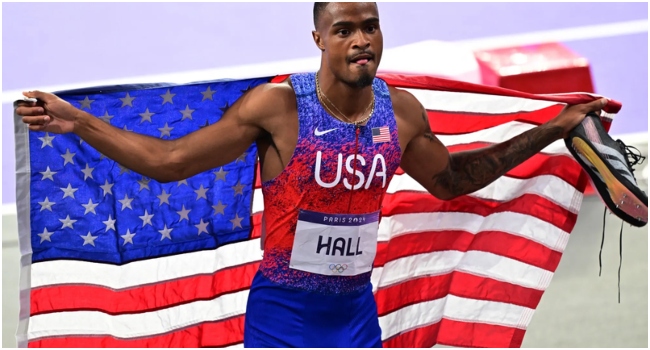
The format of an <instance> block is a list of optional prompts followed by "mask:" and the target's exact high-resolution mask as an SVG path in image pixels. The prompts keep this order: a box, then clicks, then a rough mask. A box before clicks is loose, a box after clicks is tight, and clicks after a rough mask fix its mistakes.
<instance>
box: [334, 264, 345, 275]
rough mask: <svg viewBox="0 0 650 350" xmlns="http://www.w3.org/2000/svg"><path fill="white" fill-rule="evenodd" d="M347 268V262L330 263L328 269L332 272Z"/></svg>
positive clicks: (340, 271) (339, 271)
mask: <svg viewBox="0 0 650 350" xmlns="http://www.w3.org/2000/svg"><path fill="white" fill-rule="evenodd" d="M347 269H348V265H347V264H330V271H332V272H338V273H342V272H343V271H345V270H347Z"/></svg>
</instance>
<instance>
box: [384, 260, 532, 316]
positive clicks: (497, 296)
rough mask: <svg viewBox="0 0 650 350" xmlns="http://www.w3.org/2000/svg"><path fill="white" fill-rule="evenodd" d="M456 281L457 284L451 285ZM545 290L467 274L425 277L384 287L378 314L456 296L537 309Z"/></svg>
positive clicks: (458, 273) (454, 273) (456, 273)
mask: <svg viewBox="0 0 650 350" xmlns="http://www.w3.org/2000/svg"><path fill="white" fill-rule="evenodd" d="M452 280H453V282H454V283H451V282H452ZM542 293H543V291H541V290H537V289H533V288H526V287H522V286H518V285H516V284H512V283H508V282H502V281H497V280H494V279H491V278H485V277H480V276H475V275H472V274H469V273H465V272H459V271H456V272H453V273H446V274H442V275H437V276H425V277H419V278H416V279H412V280H409V281H406V282H403V283H399V284H396V285H393V286H389V287H386V288H380V289H379V290H377V292H376V293H375V300H377V312H378V314H379V316H384V315H387V314H390V313H391V312H394V311H396V310H399V309H401V308H403V307H405V306H408V305H414V304H417V303H421V302H425V301H431V300H437V299H440V298H443V297H445V296H447V294H452V295H455V296H458V297H463V298H468V299H477V300H488V301H495V302H502V303H508V304H514V305H519V306H523V307H527V308H531V309H534V308H536V307H537V305H539V302H540V301H541V299H542Z"/></svg>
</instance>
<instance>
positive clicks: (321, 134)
mask: <svg viewBox="0 0 650 350" xmlns="http://www.w3.org/2000/svg"><path fill="white" fill-rule="evenodd" d="M336 129H338V128H334V129H329V130H323V131H318V127H317V128H316V130H314V135H316V136H323V135H325V134H327V133H328V132H332V131H334V130H336Z"/></svg>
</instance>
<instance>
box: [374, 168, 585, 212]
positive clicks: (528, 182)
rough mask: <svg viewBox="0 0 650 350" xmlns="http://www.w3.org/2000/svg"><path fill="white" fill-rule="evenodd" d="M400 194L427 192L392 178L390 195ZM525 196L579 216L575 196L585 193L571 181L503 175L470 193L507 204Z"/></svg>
mask: <svg viewBox="0 0 650 350" xmlns="http://www.w3.org/2000/svg"><path fill="white" fill-rule="evenodd" d="M399 191H417V192H423V193H426V192H427V191H426V189H425V188H424V187H423V186H422V185H420V184H419V183H418V182H417V181H415V180H414V179H413V178H412V177H410V176H408V175H406V174H403V175H395V176H393V179H392V180H391V181H390V184H389V185H388V190H387V193H391V194H393V193H397V192H399ZM524 194H536V195H538V196H541V197H544V198H546V199H548V200H549V201H551V202H554V203H556V204H558V205H560V206H561V207H563V208H565V209H567V210H569V211H571V212H573V213H578V211H579V210H580V206H579V205H576V203H574V201H573V199H574V198H575V197H576V196H582V193H581V192H580V191H578V190H576V188H575V187H573V186H572V185H571V184H569V183H568V182H566V181H564V180H562V179H561V178H559V177H556V176H553V175H540V176H536V177H533V178H530V179H516V178H512V177H508V176H502V177H500V178H498V179H497V180H495V181H494V182H493V183H491V184H489V185H487V186H485V187H484V188H482V189H480V190H478V191H476V192H474V193H471V194H470V196H472V197H477V198H482V199H486V200H493V201H499V202H507V201H511V200H513V199H516V198H518V197H521V196H522V195H524ZM578 204H579V203H578Z"/></svg>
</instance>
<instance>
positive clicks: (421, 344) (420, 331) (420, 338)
mask: <svg viewBox="0 0 650 350" xmlns="http://www.w3.org/2000/svg"><path fill="white" fill-rule="evenodd" d="M525 332H526V331H525V330H523V329H519V328H512V327H504V326H498V325H491V324H485V323H468V322H461V321H453V320H449V319H442V320H441V321H440V322H437V323H434V324H430V325H426V326H423V327H419V328H416V329H413V330H409V331H406V332H404V333H402V334H399V335H397V336H395V337H393V338H391V339H388V340H386V341H385V342H384V347H387V348H405V347H414V348H430V347H432V346H434V345H436V339H437V340H438V342H437V344H439V345H448V346H457V347H487V348H518V347H521V343H522V342H523V339H524V334H525Z"/></svg>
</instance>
